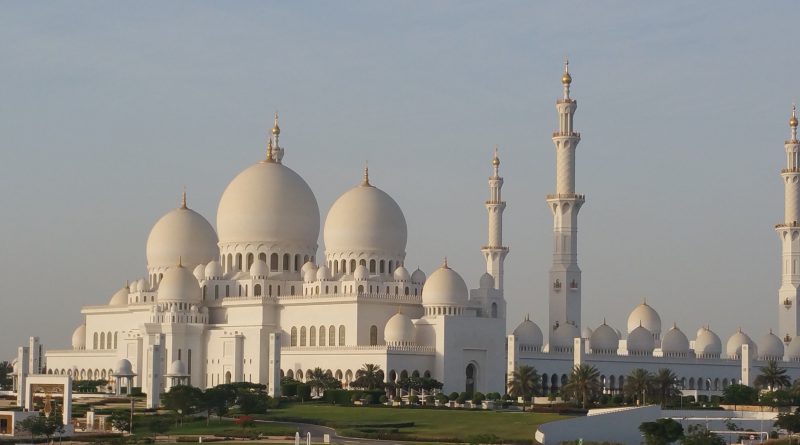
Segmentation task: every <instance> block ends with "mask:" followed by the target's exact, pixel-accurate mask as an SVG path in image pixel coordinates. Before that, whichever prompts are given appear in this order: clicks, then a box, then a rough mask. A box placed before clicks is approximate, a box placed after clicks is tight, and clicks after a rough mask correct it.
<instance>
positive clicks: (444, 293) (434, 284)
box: [422, 263, 469, 306]
mask: <svg viewBox="0 0 800 445" xmlns="http://www.w3.org/2000/svg"><path fill="white" fill-rule="evenodd" d="M468 295H469V291H468V290H467V283H465V282H464V279H463V278H461V275H459V274H458V272H456V271H454V270H453V269H451V268H450V267H448V266H447V263H445V264H444V265H443V266H442V267H440V268H438V269H436V270H435V271H434V272H433V273H432V274H431V276H430V277H428V280H427V281H425V286H423V287H422V304H423V305H429V306H463V305H465V304H466V303H467V296H468Z"/></svg>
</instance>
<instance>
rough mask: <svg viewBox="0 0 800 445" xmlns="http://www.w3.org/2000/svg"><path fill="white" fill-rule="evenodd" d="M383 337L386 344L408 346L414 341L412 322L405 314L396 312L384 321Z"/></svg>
mask: <svg viewBox="0 0 800 445" xmlns="http://www.w3.org/2000/svg"><path fill="white" fill-rule="evenodd" d="M383 338H384V340H386V344H387V345H395V346H410V345H412V344H413V343H414V322H412V321H411V319H410V318H408V316H407V315H405V314H403V313H401V312H398V313H396V314H394V315H393V316H392V318H390V319H389V321H387V322H386V327H385V328H384V329H383Z"/></svg>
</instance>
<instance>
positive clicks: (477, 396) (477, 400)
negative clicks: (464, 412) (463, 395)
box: [472, 391, 486, 405]
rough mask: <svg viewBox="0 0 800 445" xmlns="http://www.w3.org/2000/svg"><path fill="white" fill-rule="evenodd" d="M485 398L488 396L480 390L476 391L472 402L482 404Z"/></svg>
mask: <svg viewBox="0 0 800 445" xmlns="http://www.w3.org/2000/svg"><path fill="white" fill-rule="evenodd" d="M484 400H486V396H485V395H483V393H482V392H480V391H475V394H473V395H472V403H474V404H476V405H478V404H480V403H481V402H483V401H484Z"/></svg>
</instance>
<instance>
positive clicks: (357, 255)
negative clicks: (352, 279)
mask: <svg viewBox="0 0 800 445" xmlns="http://www.w3.org/2000/svg"><path fill="white" fill-rule="evenodd" d="M404 259H405V255H394V256H390V255H386V254H382V253H380V252H353V251H350V252H340V253H333V254H328V253H326V255H325V262H326V264H327V266H328V269H330V271H331V275H332V276H333V277H337V278H338V277H343V276H346V275H352V274H353V273H354V272H355V270H356V268H358V266H361V265H363V266H365V267H366V268H367V270H368V271H369V273H370V275H376V276H381V277H386V276H392V274H393V273H394V271H395V270H396V269H397V267H399V266H402V265H403V260H404Z"/></svg>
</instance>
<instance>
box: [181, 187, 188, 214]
mask: <svg viewBox="0 0 800 445" xmlns="http://www.w3.org/2000/svg"><path fill="white" fill-rule="evenodd" d="M181 208H182V209H185V208H187V207H186V186H183V196H182V197H181Z"/></svg>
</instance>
